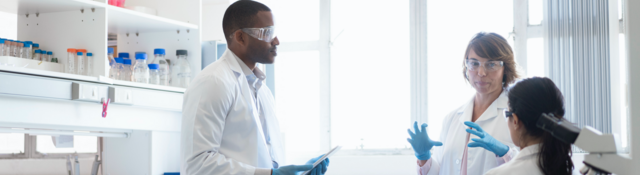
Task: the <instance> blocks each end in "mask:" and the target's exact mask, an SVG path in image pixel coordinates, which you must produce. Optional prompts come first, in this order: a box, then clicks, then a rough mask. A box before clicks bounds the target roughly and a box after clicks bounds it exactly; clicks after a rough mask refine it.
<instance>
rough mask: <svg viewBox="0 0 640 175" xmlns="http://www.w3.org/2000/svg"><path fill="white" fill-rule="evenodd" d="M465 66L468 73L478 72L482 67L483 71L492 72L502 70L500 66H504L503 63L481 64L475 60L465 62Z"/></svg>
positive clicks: (489, 62) (488, 62) (490, 62)
mask: <svg viewBox="0 0 640 175" xmlns="http://www.w3.org/2000/svg"><path fill="white" fill-rule="evenodd" d="M466 65H467V69H469V70H470V71H478V70H480V68H481V67H484V70H485V71H487V72H493V71H497V70H499V69H500V68H502V66H503V65H504V62H502V61H487V62H484V63H483V62H480V61H477V60H467V62H466Z"/></svg>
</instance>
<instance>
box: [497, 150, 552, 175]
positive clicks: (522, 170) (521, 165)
mask: <svg viewBox="0 0 640 175" xmlns="http://www.w3.org/2000/svg"><path fill="white" fill-rule="evenodd" d="M538 152H540V144H535V145H531V146H527V147H525V148H524V149H522V150H521V151H520V153H518V155H517V156H516V157H515V158H514V159H512V160H511V161H509V162H507V163H505V164H503V165H501V166H499V167H497V168H494V169H491V170H490V171H489V172H487V174H486V175H500V174H519V175H542V174H544V173H542V170H540V168H539V167H538Z"/></svg>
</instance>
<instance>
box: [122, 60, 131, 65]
mask: <svg viewBox="0 0 640 175" xmlns="http://www.w3.org/2000/svg"><path fill="white" fill-rule="evenodd" d="M123 61H124V64H125V65H131V59H124V60H123Z"/></svg>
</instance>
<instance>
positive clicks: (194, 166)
mask: <svg viewBox="0 0 640 175" xmlns="http://www.w3.org/2000/svg"><path fill="white" fill-rule="evenodd" d="M251 93H252V90H251V89H250V87H249V84H248V83H247V79H246V75H244V73H243V72H242V69H241V67H240V65H239V63H238V61H237V60H236V56H235V54H234V53H233V52H231V51H230V50H227V51H225V53H224V54H223V55H222V57H221V58H220V60H218V61H216V62H214V63H212V64H210V65H209V66H207V67H206V68H205V69H203V70H202V72H200V74H198V75H197V76H196V77H195V79H194V80H193V81H192V83H191V85H190V86H189V88H188V89H187V91H186V92H185V94H184V104H183V111H182V133H181V136H182V137H181V148H180V149H181V153H180V156H181V170H180V171H181V174H186V175H192V174H193V175H196V174H197V175H200V174H225V175H253V174H254V172H255V169H256V168H268V169H271V168H274V167H273V162H272V157H273V159H274V160H275V161H276V162H278V164H280V165H283V164H284V162H283V161H284V149H283V145H282V141H281V139H280V137H279V133H280V130H279V126H278V121H277V119H276V116H275V100H274V98H273V95H272V94H271V90H269V88H268V87H267V86H262V87H261V88H260V89H259V90H258V92H257V98H258V100H259V102H260V103H259V105H261V106H259V107H260V108H261V109H262V112H263V115H264V117H265V121H266V125H267V129H268V132H269V133H271V134H270V142H269V143H271V147H272V151H270V150H269V148H268V146H267V141H266V140H265V136H264V133H263V130H262V126H261V125H262V124H261V122H260V118H259V114H258V112H259V111H258V110H257V109H258V107H257V106H256V103H255V101H254V98H253V96H252V95H251Z"/></svg>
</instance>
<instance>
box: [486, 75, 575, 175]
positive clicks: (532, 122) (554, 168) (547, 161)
mask: <svg viewBox="0 0 640 175" xmlns="http://www.w3.org/2000/svg"><path fill="white" fill-rule="evenodd" d="M508 98H509V105H508V106H509V110H508V111H505V117H506V118H507V120H508V122H507V123H508V126H509V131H510V133H511V139H512V140H513V143H514V144H515V145H516V146H518V147H520V153H519V154H518V155H517V156H516V157H515V158H513V159H512V160H511V161H510V162H507V163H505V164H503V165H502V166H499V167H497V168H494V169H492V170H489V171H488V172H487V173H486V174H521V175H524V174H530V175H534V174H535V175H537V174H546V175H551V174H553V175H563V174H566V175H570V174H571V173H572V171H573V162H572V161H571V144H568V143H564V142H562V141H560V140H558V139H556V138H554V137H553V136H551V134H550V133H548V132H545V131H544V130H542V129H540V128H538V127H536V122H537V121H538V118H540V116H541V115H542V113H551V114H553V115H554V116H555V117H558V118H562V117H563V116H564V98H563V96H562V93H561V92H560V90H559V89H558V88H557V87H556V85H555V84H554V83H553V81H551V79H549V78H540V77H534V78H528V79H525V80H522V81H520V82H518V83H516V84H515V85H514V86H513V87H511V88H510V89H509V90H508Z"/></svg>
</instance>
